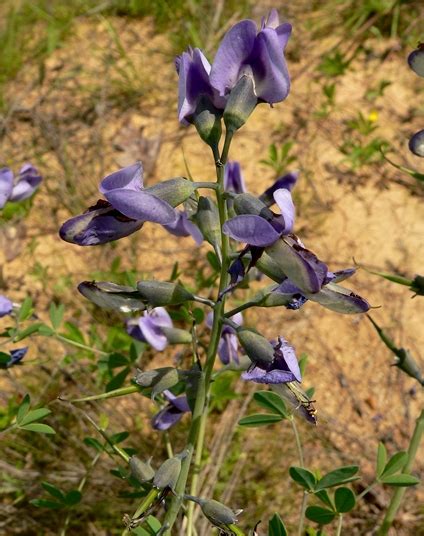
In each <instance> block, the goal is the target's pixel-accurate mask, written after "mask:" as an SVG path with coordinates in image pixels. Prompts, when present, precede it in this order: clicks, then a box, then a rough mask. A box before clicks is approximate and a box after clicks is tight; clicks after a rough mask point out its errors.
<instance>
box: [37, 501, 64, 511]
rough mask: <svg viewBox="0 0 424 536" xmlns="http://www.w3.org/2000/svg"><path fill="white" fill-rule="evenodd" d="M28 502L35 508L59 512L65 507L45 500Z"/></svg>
mask: <svg viewBox="0 0 424 536" xmlns="http://www.w3.org/2000/svg"><path fill="white" fill-rule="evenodd" d="M29 502H30V503H31V504H33V505H34V506H36V507H37V508H51V509H52V510H59V509H60V508H64V507H65V505H64V504H62V503H58V502H56V501H49V500H47V499H32V500H31V501H29Z"/></svg>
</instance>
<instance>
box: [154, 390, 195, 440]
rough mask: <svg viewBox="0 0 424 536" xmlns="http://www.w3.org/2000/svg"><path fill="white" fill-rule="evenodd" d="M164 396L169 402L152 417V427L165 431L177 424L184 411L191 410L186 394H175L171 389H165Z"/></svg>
mask: <svg viewBox="0 0 424 536" xmlns="http://www.w3.org/2000/svg"><path fill="white" fill-rule="evenodd" d="M163 395H164V397H165V398H166V400H167V401H168V404H167V405H166V406H165V407H164V408H163V409H161V410H160V411H159V412H158V413H156V415H155V416H154V417H153V419H152V427H153V428H154V429H155V430H160V431H161V432H164V431H166V430H169V428H171V427H172V426H174V425H175V424H177V423H178V422H179V421H180V420H181V418H182V416H183V415H184V413H188V412H189V411H190V406H189V405H188V402H187V396H186V395H180V396H175V395H174V394H173V393H171V391H168V390H166V391H164V392H163Z"/></svg>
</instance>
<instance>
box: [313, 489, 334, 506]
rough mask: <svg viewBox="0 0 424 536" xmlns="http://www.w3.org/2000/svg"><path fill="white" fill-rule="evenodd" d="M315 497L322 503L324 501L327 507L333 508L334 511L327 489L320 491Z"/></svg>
mask: <svg viewBox="0 0 424 536" xmlns="http://www.w3.org/2000/svg"><path fill="white" fill-rule="evenodd" d="M314 495H315V497H318V499H319V500H320V501H322V502H323V503H324V504H325V505H326V506H328V507H329V508H331V510H334V504H333V501H332V500H331V497H330V496H329V495H328V492H327V490H326V489H321V490H320V491H317V492H315V493H314Z"/></svg>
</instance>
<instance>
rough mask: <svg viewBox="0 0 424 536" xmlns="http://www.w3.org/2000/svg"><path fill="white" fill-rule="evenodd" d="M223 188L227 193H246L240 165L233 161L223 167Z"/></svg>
mask: <svg viewBox="0 0 424 536" xmlns="http://www.w3.org/2000/svg"><path fill="white" fill-rule="evenodd" d="M224 188H225V190H227V191H228V192H235V193H236V194H242V193H244V192H246V191H247V190H246V185H245V183H244V179H243V175H242V173H241V168H240V163H239V162H236V161H235V160H234V161H232V162H227V164H226V165H225V170H224Z"/></svg>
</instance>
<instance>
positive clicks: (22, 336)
mask: <svg viewBox="0 0 424 536" xmlns="http://www.w3.org/2000/svg"><path fill="white" fill-rule="evenodd" d="M42 326H44V324H42V323H41V322H38V323H36V324H31V326H28V327H27V328H25V329H23V330H22V331H19V332H18V333H17V335H16V336H15V337H14V338H13V341H14V342H19V341H21V340H22V339H25V338H26V337H29V336H30V335H32V334H33V333H36V332H37V331H39V330H40V328H41V327H42Z"/></svg>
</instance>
